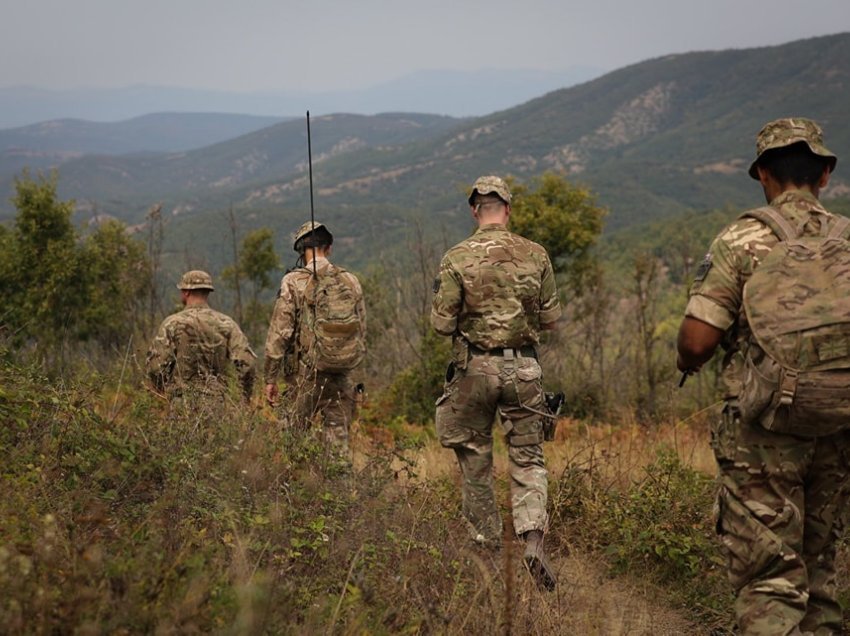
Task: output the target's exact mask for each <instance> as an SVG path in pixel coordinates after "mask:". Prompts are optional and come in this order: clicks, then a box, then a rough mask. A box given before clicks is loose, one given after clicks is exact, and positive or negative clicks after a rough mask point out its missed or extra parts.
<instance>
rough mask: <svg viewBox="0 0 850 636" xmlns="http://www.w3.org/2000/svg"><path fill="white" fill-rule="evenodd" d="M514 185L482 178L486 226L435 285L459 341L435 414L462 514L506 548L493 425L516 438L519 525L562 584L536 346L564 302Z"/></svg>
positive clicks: (513, 457) (542, 575)
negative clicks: (517, 220)
mask: <svg viewBox="0 0 850 636" xmlns="http://www.w3.org/2000/svg"><path fill="white" fill-rule="evenodd" d="M510 203H511V193H510V191H509V189H508V186H507V184H506V183H505V182H504V181H503V180H502V179H500V178H499V177H495V176H486V177H481V178H479V179H478V180H476V181H475V184H474V185H473V188H472V193H471V194H470V196H469V205H470V209H471V212H472V216H473V218H474V219H475V220H476V221H477V223H478V229H477V231H476V232H475V233H474V234H473V235H472V236H471V237H469V238H468V239H466V240H464V241H462V242H460V243H458V244H457V245H455V246H454V247H453V248H451V249H450V250H449V251H448V252H446V254H445V255H444V257H443V260H442V262H441V264H440V273H439V276H438V277H437V279H436V280H435V281H434V299H433V305H432V310H431V324H432V325H433V327H434V329H435V330H436V331H437V333H440V334H442V335H445V336H451V337H452V347H453V361H452V363H451V364H450V365H449V369H448V371H447V374H446V383H445V388H444V392H443V395H442V397H440V399H439V400H438V401H437V412H436V417H435V422H436V428H437V435H438V436H439V439H440V442H441V444H442V445H443V446H445V447H447V448H452V449H453V450H454V452H455V455H456V456H457V460H458V463H459V464H460V469H461V472H462V473H463V514H464V517H465V518H466V520H467V521H468V524H469V528H470V531H471V533H472V537H473V539H474V540H475V541H476V542H478V543H480V544H483V545H499V543H500V541H501V534H502V520H501V516H500V514H499V510H498V508H497V506H496V501H495V496H494V493H493V422H494V419H495V418H496V416H497V414H498V415H499V417H500V420H501V423H502V427H503V429H504V431H505V434H506V440H507V443H508V458H509V466H510V475H511V501H512V508H513V524H514V531H515V532H516V534H517V535H519V536H521V537H523V538H524V539H525V540H526V552H525V555H524V559H525V562H526V564H527V565H528V567H529V569H530V571H531V572H532V574H533V575H534V576H535V579H536V580H537V581H538V583H539V584H540V585H542V586H543V587H546V588H548V589H552V588H553V587H554V586H555V577H554V574H553V571H552V570H551V568H550V567H549V565H548V563H547V561H546V557H545V554H544V552H543V533H544V532H545V530H546V525H547V521H548V518H547V514H546V498H547V486H548V484H547V473H546V468H545V465H544V461H543V448H542V442H543V418H544V417H545V416H546V413H547V412H546V410H545V409H546V406H545V402H544V396H543V389H542V374H541V370H540V365H539V364H538V361H537V352H536V350H535V347H536V345H537V344H538V341H539V331H540V330H541V329H554V328H555V325H556V322H557V320H558V318H559V317H560V313H561V308H560V304H559V301H558V293H557V289H556V287H555V276H554V272H553V270H552V264H551V262H550V260H549V256H548V254H547V253H546V250H545V249H544V248H543V247H541V246H540V245H538V244H537V243H533V242H532V241H529V240H527V239H524V238H522V237H521V236H517V235H516V234H512V233H511V232H509V231H508V229H507V223H508V218H509V216H510V212H511V206H510Z"/></svg>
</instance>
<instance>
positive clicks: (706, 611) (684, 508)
mask: <svg viewBox="0 0 850 636" xmlns="http://www.w3.org/2000/svg"><path fill="white" fill-rule="evenodd" d="M0 369H2V371H0V376H2V377H0V418H2V421H3V427H2V428H0V442H2V446H0V449H2V456H0V461H1V462H2V466H3V468H2V470H3V479H2V482H0V625H2V626H3V627H2V628H0V631H2V632H6V633H32V634H48V633H50V634H65V633H68V634H71V633H73V634H101V633H103V634H106V633H109V634H135V633H157V634H170V633H208V632H216V633H225V634H256V633H276V634H315V633H326V634H364V633H370V634H372V633H375V634H399V633H400V634H419V633H423V634H424V633H439V634H462V633H505V634H508V633H523V634H525V633H528V634H553V633H560V634H575V633H582V634H682V633H689V634H690V633H693V634H700V633H705V634H708V633H715V634H722V633H726V630H728V629H729V628H730V627H731V615H730V601H731V596H730V590H729V589H728V586H727V585H726V582H725V575H724V572H723V566H722V560H721V557H720V553H719V550H718V546H717V544H716V542H715V541H714V538H713V534H712V531H711V520H710V512H711V500H712V496H713V480H712V476H711V474H712V473H713V470H714V469H713V460H712V459H711V455H710V452H709V449H708V446H707V439H708V433H707V424H706V420H705V417H704V416H703V417H698V418H694V419H693V420H691V421H689V422H686V423H678V424H673V423H670V424H664V425H657V426H653V427H645V426H638V425H635V424H632V423H629V422H628V421H623V422H621V423H619V424H617V425H607V426H601V425H595V426H587V425H585V424H583V423H581V422H576V421H568V420H564V421H562V422H561V426H560V429H559V435H558V439H557V440H556V441H555V442H553V443H551V444H547V447H546V451H547V456H548V458H549V460H548V461H549V466H550V468H551V489H550V495H551V496H550V501H551V509H550V515H551V528H550V532H549V535H548V537H549V538H548V544H549V547H550V551H551V554H552V557H553V561H554V565H555V567H556V569H557V570H558V572H559V579H560V585H559V587H558V589H557V590H556V591H555V592H553V593H542V592H540V591H538V590H537V589H536V587H535V586H534V584H533V582H532V581H531V579H530V577H529V576H528V575H527V573H526V572H525V571H524V570H523V569H522V567H521V564H520V556H521V549H522V548H521V546H520V545H519V544H518V543H517V542H516V541H515V540H514V538H513V537H512V536H510V534H509V533H507V532H506V536H505V541H504V543H503V547H502V549H501V550H499V551H495V552H487V551H481V550H479V549H476V548H474V547H472V546H471V545H470V542H469V541H468V538H467V535H466V530H465V528H464V526H463V522H462V521H461V519H460V495H459V476H458V474H457V470H456V467H455V464H454V459H453V456H452V454H451V452H449V451H447V450H444V449H442V448H440V447H439V446H438V445H437V444H436V442H434V441H433V439H431V437H430V435H429V434H428V433H427V432H426V431H423V429H422V428H421V427H416V426H407V425H398V424H397V423H396V424H395V426H394V428H393V429H392V430H391V429H389V428H385V427H371V428H367V427H366V426H362V427H361V426H357V427H355V430H354V435H353V439H354V448H355V462H354V469H353V471H350V470H348V469H347V468H346V466H345V465H344V464H342V463H340V462H339V461H338V460H336V459H335V458H334V457H333V456H330V455H329V454H328V453H327V452H326V449H325V448H324V447H323V446H322V445H321V444H320V443H319V438H318V436H316V435H315V434H314V433H313V432H309V431H308V432H297V431H293V430H291V429H288V428H287V427H285V426H284V425H283V423H282V422H281V421H280V420H279V419H278V418H277V417H276V415H275V414H274V413H272V412H271V411H268V410H266V409H263V408H255V409H242V408H237V407H234V406H231V405H226V406H224V407H222V408H218V409H216V410H215V412H209V413H207V412H204V411H203V410H202V409H201V410H198V411H194V412H193V413H192V414H191V415H190V416H188V417H183V418H169V417H168V416H167V413H166V408H165V404H164V403H163V402H162V401H161V400H159V398H157V397H156V396H154V395H151V394H150V393H147V392H145V391H143V390H142V389H140V388H138V389H137V388H130V389H128V388H127V379H126V378H124V380H123V382H121V383H120V384H121V386H123V388H122V390H121V391H116V390H115V387H116V386H117V385H119V379H118V377H117V376H116V377H109V376H106V377H104V376H98V375H90V376H88V377H85V378H84V379H81V380H79V381H77V382H75V383H70V382H68V383H66V384H64V385H56V384H55V383H54V384H51V383H50V382H48V381H47V380H46V379H45V378H42V377H40V376H39V375H38V374H37V373H34V372H32V371H31V370H27V369H21V368H17V367H15V366H14V365H12V364H10V363H2V365H0ZM497 451H498V458H499V459H498V462H497V485H498V488H499V501H501V502H503V506H504V512H505V521H506V527H508V528H509V527H510V518H509V510H508V505H509V504H508V497H507V483H506V481H505V471H504V449H503V448H500V447H499V445H498V444H497ZM847 565H848V563H847V554H846V552H842V555H841V567H842V574H846V572H847ZM845 579H846V576H845ZM845 593H846V588H845Z"/></svg>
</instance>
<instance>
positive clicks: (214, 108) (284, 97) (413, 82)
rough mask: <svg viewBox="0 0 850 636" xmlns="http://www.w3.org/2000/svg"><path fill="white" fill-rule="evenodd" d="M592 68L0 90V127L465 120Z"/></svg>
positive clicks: (594, 72)
mask: <svg viewBox="0 0 850 636" xmlns="http://www.w3.org/2000/svg"><path fill="white" fill-rule="evenodd" d="M603 72H604V71H603V69H601V68H598V67H593V66H572V67H569V68H566V69H563V70H558V71H546V70H537V69H499V70H496V69H482V70H477V71H448V70H427V71H417V72H415V73H410V74H408V75H405V76H403V77H399V78H397V79H394V80H390V81H388V82H383V83H380V84H377V85H375V86H371V87H368V88H364V89H359V90H345V91H343V90H337V91H295V90H267V91H247V92H228V91H222V90H203V89H192V88H176V87H169V86H146V85H140V86H127V87H122V88H88V89H84V88H78V89H67V90H47V89H43V88H36V87H30V86H10V87H5V88H0V129H3V128H13V127H21V126H26V125H29V124H35V123H40V122H42V121H49V120H53V119H68V118H73V119H84V120H91V121H98V122H115V121H123V120H125V119H132V118H135V117H139V116H141V115H146V114H149V113H154V112H161V111H168V112H170V111H180V112H216V113H251V114H253V115H264V116H272V117H278V118H280V117H287V116H288V117H292V116H301V115H303V114H304V112H305V111H306V110H310V111H311V112H312V113H313V114H329V113H340V112H346V113H356V114H361V115H369V114H375V113H382V112H389V111H395V112H401V111H407V112H418V113H437V114H445V115H452V116H455V117H468V116H479V115H486V114H488V113H491V112H493V111H495V110H501V109H504V108H509V107H511V106H516V105H517V104H519V103H521V102H524V101H527V100H529V99H531V98H533V97H537V96H538V95H542V94H543V93H546V92H549V91H551V90H554V89H557V88H563V87H564V86H572V85H573V84H578V83H579V82H585V81H587V80H589V79H592V78H594V77H598V76H599V75H601V74H602V73H603Z"/></svg>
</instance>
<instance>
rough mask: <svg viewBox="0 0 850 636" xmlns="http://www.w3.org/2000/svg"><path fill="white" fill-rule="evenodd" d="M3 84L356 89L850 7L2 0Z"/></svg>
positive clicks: (820, 27)
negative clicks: (430, 72)
mask: <svg viewBox="0 0 850 636" xmlns="http://www.w3.org/2000/svg"><path fill="white" fill-rule="evenodd" d="M0 15H2V19H0V87H9V86H16V85H29V86H37V87H42V88H51V89H67V88H81V87H86V88H90V87H98V88H100V87H103V88H106V87H120V86H130V85H138V84H148V85H163V86H175V87H184V88H203V89H219V90H228V91H262V90H302V91H304V90H306V91H330V90H355V89H361V88H367V87H370V86H374V85H378V84H380V83H383V82H386V81H390V80H393V79H397V78H399V77H402V76H404V75H406V74H409V73H413V72H415V71H421V70H431V69H438V70H461V71H474V70H479V69H519V68H522V69H541V70H563V69H569V68H571V67H574V66H586V67H587V66H590V67H597V68H601V69H605V70H614V69H616V68H619V67H622V66H625V65H627V64H631V63H635V62H639V61H642V60H645V59H648V58H652V57H657V56H661V55H667V54H671V53H682V52H687V51H693V50H716V49H725V48H749V47H754V46H766V45H775V44H782V43H785V42H789V41H792V40H797V39H801V38H806V37H812V36H817V35H826V34H832V33H839V32H847V31H850V0H771V1H767V0H699V1H695V0H618V1H614V0H582V1H575V0H524V1H523V2H508V1H506V0H487V1H482V0H416V1H409V0H238V1H237V0H0Z"/></svg>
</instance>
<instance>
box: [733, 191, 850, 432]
mask: <svg viewBox="0 0 850 636" xmlns="http://www.w3.org/2000/svg"><path fill="white" fill-rule="evenodd" d="M743 216H744V217H752V218H755V219H758V220H759V221H761V222H763V223H764V224H765V225H767V226H768V227H769V228H770V229H771V230H772V231H773V233H774V234H776V236H777V237H778V238H779V243H777V245H776V246H775V247H774V248H773V249H772V250H771V251H770V252H769V253H768V254H767V256H765V257H764V259H762V262H761V263H760V264H759V265H758V266H757V267H756V268H755V270H754V271H753V273H752V275H751V276H750V279H749V280H748V281H747V282H746V284H745V285H744V293H743V309H744V312H745V313H746V316H747V321H748V322H749V326H750V329H751V333H752V336H751V338H750V340H749V343H747V345H746V346H745V351H744V378H743V385H742V389H741V394H740V396H739V408H740V413H741V419H742V420H743V421H744V422H745V423H751V422H758V423H759V424H760V425H761V426H763V427H764V428H766V429H768V430H771V431H776V432H778V433H790V434H794V435H800V436H803V437H817V436H821V435H831V434H833V433H836V432H838V431H841V430H844V429H847V428H850V242H848V240H847V234H848V226H850V219H847V218H845V217H841V216H838V217H833V220H831V221H829V220H828V219H826V218H824V217H822V219H821V232H820V235H819V236H801V232H802V225H801V226H800V227H799V228H795V227H794V226H793V225H792V224H791V223H790V222H789V221H787V220H786V219H785V218H784V217H783V216H781V215H780V214H779V213H778V212H777V211H776V210H775V209H773V208H769V207H768V208H759V209H757V210H752V211H750V212H747V213H745V214H744V215H743Z"/></svg>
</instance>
